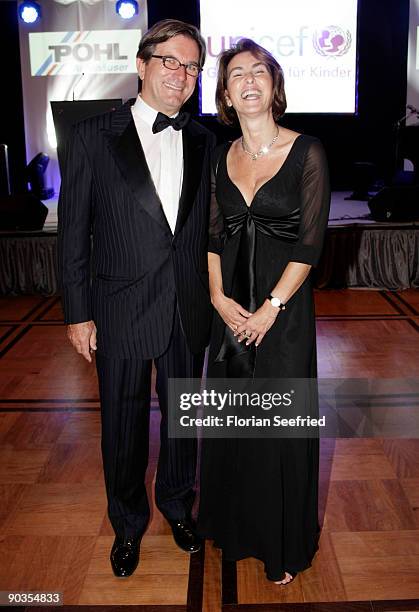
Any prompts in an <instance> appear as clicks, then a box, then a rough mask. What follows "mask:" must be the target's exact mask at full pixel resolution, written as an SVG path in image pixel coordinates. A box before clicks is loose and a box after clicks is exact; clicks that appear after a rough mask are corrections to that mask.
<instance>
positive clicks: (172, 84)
mask: <svg viewBox="0 0 419 612" xmlns="http://www.w3.org/2000/svg"><path fill="white" fill-rule="evenodd" d="M154 54H156V55H164V56H170V57H174V58H176V59H177V60H179V61H180V62H181V63H182V64H189V63H191V62H195V63H196V64H198V63H199V48H198V45H197V43H196V42H195V41H194V40H193V39H192V38H189V37H188V36H183V35H182V34H180V35H178V36H174V37H173V38H170V39H169V40H166V41H165V42H162V43H159V44H158V45H156V47H155V50H154ZM137 70H138V74H139V76H140V79H141V80H142V88H141V97H142V98H143V100H144V102H146V103H147V104H149V106H151V107H152V108H154V109H155V110H157V111H160V112H162V113H165V114H166V115H169V116H171V115H174V114H176V113H177V112H178V111H179V110H180V108H181V106H182V105H183V104H184V103H185V102H186V100H188V99H189V98H190V97H191V95H192V94H193V91H194V89H195V85H196V81H197V78H196V77H193V76H190V75H189V74H187V73H186V71H185V67H184V66H180V67H179V68H178V69H177V70H170V69H169V68H165V67H164V65H163V61H162V60H161V59H159V58H155V57H152V58H150V59H149V60H148V62H147V63H146V62H144V60H142V59H140V58H137Z"/></svg>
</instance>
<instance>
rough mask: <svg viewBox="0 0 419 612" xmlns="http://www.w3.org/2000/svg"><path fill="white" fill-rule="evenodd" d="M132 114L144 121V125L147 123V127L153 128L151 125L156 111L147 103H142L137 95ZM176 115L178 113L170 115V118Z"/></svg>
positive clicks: (139, 95)
mask: <svg viewBox="0 0 419 612" xmlns="http://www.w3.org/2000/svg"><path fill="white" fill-rule="evenodd" d="M132 112H133V113H134V114H135V116H136V117H139V118H140V119H142V120H143V121H145V123H147V125H149V126H150V127H153V123H154V121H155V119H156V117H157V113H158V111H156V110H155V109H154V108H152V107H151V106H150V105H149V104H147V102H144V100H143V99H142V97H141V94H138V96H137V99H136V101H135V102H134V104H133V105H132ZM178 114H179V113H176V114H175V115H172V117H177V115H178Z"/></svg>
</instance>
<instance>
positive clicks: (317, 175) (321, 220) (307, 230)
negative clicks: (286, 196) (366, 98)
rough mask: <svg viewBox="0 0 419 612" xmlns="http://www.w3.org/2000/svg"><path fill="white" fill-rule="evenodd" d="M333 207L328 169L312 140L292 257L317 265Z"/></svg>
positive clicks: (320, 148)
mask: <svg viewBox="0 0 419 612" xmlns="http://www.w3.org/2000/svg"><path fill="white" fill-rule="evenodd" d="M329 208H330V185H329V170H328V165H327V160H326V154H325V152H324V149H323V146H322V144H321V142H320V141H319V140H315V139H313V141H312V143H310V145H309V147H308V149H307V153H306V156H305V160H304V167H303V175H302V183H301V219H300V227H299V232H298V241H297V243H296V244H295V246H294V249H293V252H292V254H291V257H290V261H297V262H300V263H306V264H309V265H312V266H316V265H317V263H318V261H319V259H320V255H321V252H322V248H323V240H324V235H325V232H326V229H327V221H328V218H329Z"/></svg>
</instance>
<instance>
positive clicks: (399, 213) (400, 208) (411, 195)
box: [368, 186, 419, 222]
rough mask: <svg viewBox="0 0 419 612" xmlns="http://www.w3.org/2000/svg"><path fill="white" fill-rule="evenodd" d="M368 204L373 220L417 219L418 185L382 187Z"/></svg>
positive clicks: (418, 205)
mask: <svg viewBox="0 0 419 612" xmlns="http://www.w3.org/2000/svg"><path fill="white" fill-rule="evenodd" d="M368 206H369V209H370V211H371V216H372V218H373V219H374V221H402V222H403V221H417V220H419V186H406V187H404V186H399V187H384V189H381V191H379V192H378V193H377V194H376V195H375V196H373V197H372V198H371V200H370V201H369V202H368Z"/></svg>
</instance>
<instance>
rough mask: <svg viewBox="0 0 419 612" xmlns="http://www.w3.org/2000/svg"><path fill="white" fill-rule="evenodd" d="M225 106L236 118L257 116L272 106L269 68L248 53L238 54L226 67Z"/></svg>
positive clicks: (271, 85)
mask: <svg viewBox="0 0 419 612" xmlns="http://www.w3.org/2000/svg"><path fill="white" fill-rule="evenodd" d="M225 95H226V100H227V104H228V105H229V106H231V105H232V106H233V108H234V110H235V111H236V113H237V114H238V116H239V117H240V116H247V115H249V116H257V115H258V114H260V113H263V112H266V111H267V110H269V109H270V108H271V106H272V98H273V80H272V76H271V73H270V71H269V68H268V67H267V65H266V64H265V63H263V62H261V61H260V60H259V59H257V58H256V57H255V56H254V55H253V53H250V51H243V53H238V54H237V55H236V56H235V57H233V59H232V60H231V61H230V63H229V64H228V66H227V89H226V92H225Z"/></svg>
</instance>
